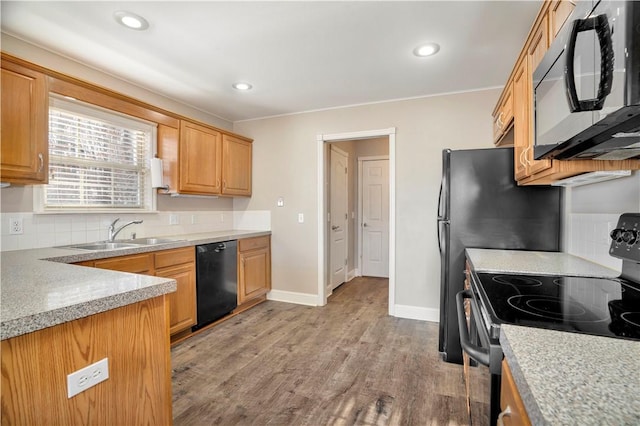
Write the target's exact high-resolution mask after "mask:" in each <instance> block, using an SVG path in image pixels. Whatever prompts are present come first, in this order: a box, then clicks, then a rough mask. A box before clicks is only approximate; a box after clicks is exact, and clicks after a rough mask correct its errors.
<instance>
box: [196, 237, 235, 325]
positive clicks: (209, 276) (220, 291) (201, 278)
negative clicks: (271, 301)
mask: <svg viewBox="0 0 640 426" xmlns="http://www.w3.org/2000/svg"><path fill="white" fill-rule="evenodd" d="M237 244H238V242H237V241H235V240H233V241H223V242H220V243H212V244H203V245H199V246H196V293H197V307H198V323H197V324H196V325H195V326H193V328H192V330H194V331H195V330H197V329H199V328H202V327H203V326H205V325H207V324H209V323H211V322H213V321H215V320H217V319H219V318H221V317H223V316H225V315H226V314H228V313H230V312H231V311H233V310H234V309H235V308H236V307H237V306H238V267H237V263H236V260H237V254H236V248H237Z"/></svg>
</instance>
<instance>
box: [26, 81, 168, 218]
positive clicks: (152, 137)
mask: <svg viewBox="0 0 640 426" xmlns="http://www.w3.org/2000/svg"><path fill="white" fill-rule="evenodd" d="M52 107H55V108H60V109H63V110H66V111H69V112H71V113H72V114H78V115H82V116H87V117H90V118H95V119H97V120H101V121H105V122H108V123H113V124H114V125H119V126H126V127H129V128H133V129H136V130H142V131H144V132H149V140H148V144H149V145H148V150H147V158H145V163H144V168H143V169H144V175H145V179H144V182H145V190H144V193H143V196H144V200H145V201H144V205H143V206H141V207H129V208H127V207H122V206H118V207H112V208H110V207H103V206H100V207H92V206H74V207H58V206H49V205H47V204H46V200H45V194H46V191H45V185H35V186H34V190H33V206H34V213H38V214H47V213H49V214H56V213H59V214H68V213H83V214H86V213H157V190H156V188H153V187H152V186H151V169H150V162H151V159H152V158H153V157H154V156H155V155H156V153H157V143H158V124H157V123H154V122H151V121H148V120H144V119H141V118H138V117H134V116H131V115H128V114H123V113H121V112H118V111H115V110H111V109H107V108H103V107H100V106H97V105H93V104H90V103H87V102H82V101H79V100H76V99H74V98H71V97H68V96H63V95H57V94H55V93H49V106H48V109H47V111H48V112H49V111H50V110H51V108H52ZM48 117H49V116H48V114H47V123H48V121H49V118H48ZM49 162H50V163H51V160H49Z"/></svg>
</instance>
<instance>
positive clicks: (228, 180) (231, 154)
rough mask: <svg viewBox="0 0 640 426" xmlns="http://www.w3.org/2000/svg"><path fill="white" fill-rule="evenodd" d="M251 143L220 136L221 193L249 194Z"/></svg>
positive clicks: (228, 136)
mask: <svg viewBox="0 0 640 426" xmlns="http://www.w3.org/2000/svg"><path fill="white" fill-rule="evenodd" d="M251 161H252V143H251V142H250V141H247V140H244V139H240V138H237V137H233V136H230V135H223V136H222V193H223V194H225V195H245V196H251V166H252V164H251Z"/></svg>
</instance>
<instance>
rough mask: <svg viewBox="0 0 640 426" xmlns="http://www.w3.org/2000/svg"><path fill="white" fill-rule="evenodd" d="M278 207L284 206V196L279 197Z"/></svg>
mask: <svg viewBox="0 0 640 426" xmlns="http://www.w3.org/2000/svg"><path fill="white" fill-rule="evenodd" d="M278 207H284V197H279V198H278Z"/></svg>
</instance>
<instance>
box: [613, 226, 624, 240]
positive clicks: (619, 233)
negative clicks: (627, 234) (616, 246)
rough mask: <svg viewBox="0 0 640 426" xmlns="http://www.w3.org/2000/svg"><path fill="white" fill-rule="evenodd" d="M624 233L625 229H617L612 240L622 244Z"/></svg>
mask: <svg viewBox="0 0 640 426" xmlns="http://www.w3.org/2000/svg"><path fill="white" fill-rule="evenodd" d="M623 233H624V229H620V228H616V229H614V230H613V231H611V234H610V235H611V239H612V240H613V241H616V242H618V243H620V242H622V234H623Z"/></svg>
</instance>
